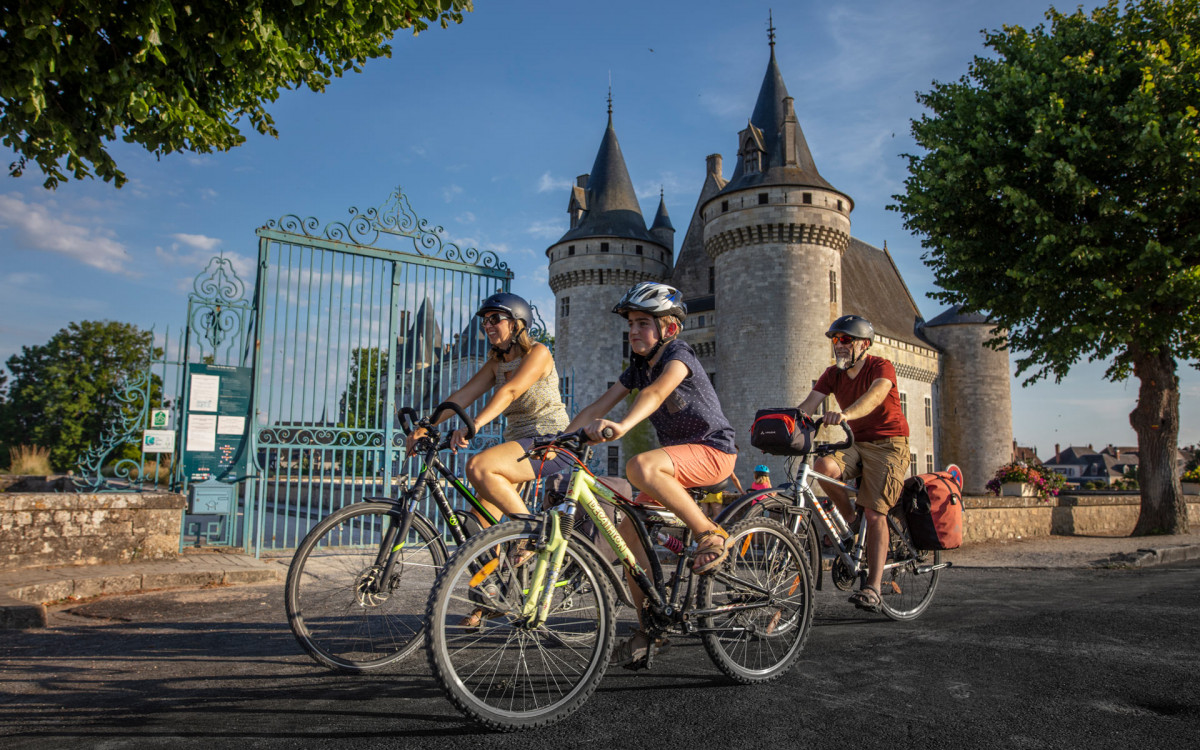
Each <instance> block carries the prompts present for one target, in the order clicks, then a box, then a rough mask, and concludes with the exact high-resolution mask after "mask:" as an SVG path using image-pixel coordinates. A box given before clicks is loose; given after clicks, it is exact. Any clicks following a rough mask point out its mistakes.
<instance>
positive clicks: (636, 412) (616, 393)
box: [567, 281, 737, 667]
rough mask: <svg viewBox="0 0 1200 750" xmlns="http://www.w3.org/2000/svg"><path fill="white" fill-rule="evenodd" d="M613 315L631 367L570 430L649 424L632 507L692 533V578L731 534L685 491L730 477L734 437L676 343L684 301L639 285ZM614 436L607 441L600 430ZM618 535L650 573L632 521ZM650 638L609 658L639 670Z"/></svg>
mask: <svg viewBox="0 0 1200 750" xmlns="http://www.w3.org/2000/svg"><path fill="white" fill-rule="evenodd" d="M613 312H614V313H617V314H618V315H621V316H622V317H624V318H625V319H626V320H627V321H628V324H629V348H630V350H631V352H632V355H631V356H630V361H631V363H630V365H629V367H628V368H627V369H626V370H625V371H624V372H623V373H621V377H620V378H619V379H618V381H617V382H616V383H615V384H613V386H612V387H611V388H609V389H608V390H607V391H606V392H605V393H604V395H602V396H601V397H600V398H598V399H596V401H595V402H594V403H592V404H591V405H589V406H588V407H586V408H585V409H583V410H582V411H581V412H579V414H578V416H576V417H575V419H574V420H572V422H571V425H570V426H569V427H568V428H567V430H568V431H570V430H574V429H579V428H581V427H582V428H583V429H585V430H586V432H587V434H588V437H589V438H590V439H592V440H593V441H595V442H605V441H607V440H617V439H620V437H621V436H622V435H624V434H625V433H627V432H629V430H631V429H633V427H634V426H636V425H637V424H638V423H640V422H641V421H643V420H644V419H646V418H647V417H649V418H650V423H651V424H652V425H654V430H655V432H656V433H657V435H658V442H659V444H660V445H662V446H663V447H662V448H658V449H655V450H652V451H647V452H646V453H641V454H639V455H636V456H634V457H633V458H631V459H629V462H628V463H627V464H626V465H625V476H626V478H628V479H629V481H630V482H631V483H632V484H633V486H634V487H637V488H638V489H639V490H641V491H642V494H639V495H638V496H637V498H636V499H635V502H648V501H652V500H651V498H653V500H657V501H658V502H660V503H662V504H663V505H664V506H665V507H666V508H667V509H668V510H670V511H671V512H673V513H674V514H675V515H676V516H677V517H678V518H679V519H680V520H681V521H683V522H684V523H685V524H687V526H688V528H690V529H691V530H692V533H693V534H695V535H696V540H697V542H698V547H697V550H696V557H695V560H694V562H693V568H692V569H693V570H694V571H695V572H696V573H699V574H704V573H710V572H712V571H713V570H714V569H716V568H717V566H719V565H720V564H721V562H722V561H724V559H725V557H726V556H727V555H728V551H727V550H726V549H725V540H726V539H727V538H728V536H729V535H728V534H727V533H726V532H725V530H724V529H722V528H721V527H720V526H718V525H717V524H715V523H713V521H712V520H711V519H710V518H708V517H707V516H706V515H705V514H704V512H703V511H701V510H700V507H699V506H698V505H697V504H696V502H695V501H694V500H692V498H691V496H690V495H689V494H688V492H687V488H689V487H704V486H706V485H710V484H716V483H717V482H720V481H721V480H722V479H725V478H726V477H728V476H729V475H730V474H731V473H732V472H733V467H734V463H735V461H736V458H737V449H736V448H735V446H734V444H733V439H734V432H733V427H731V426H730V424H729V420H728V419H726V418H725V415H724V413H722V411H721V405H720V403H719V402H718V401H717V394H716V391H715V390H713V386H712V381H710V380H709V379H708V375H707V374H706V373H705V372H704V368H703V367H702V366H701V365H700V361H699V360H698V359H697V358H696V353H695V352H694V351H692V348H691V347H690V346H688V345H687V343H685V342H683V341H680V340H679V339H678V338H677V337H678V336H679V332H680V330H681V329H682V327H683V320H684V318H685V317H686V316H687V307H686V306H685V305H684V303H683V295H681V294H680V293H679V290H678V289H675V288H674V287H671V286H668V285H666V284H659V283H654V282H649V281H643V282H641V283H640V284H637V285H635V286H634V287H632V288H631V289H630V290H629V291H627V292H626V293H625V295H624V296H623V297H621V300H620V302H618V303H617V305H616V306H615V307H614V308H613ZM634 390H636V391H638V395H637V397H636V398H635V399H634V401H633V404H632V405H631V406H630V407H629V411H628V413H627V414H626V415H625V417H624V418H622V419H621V420H620V421H616V422H614V421H610V420H608V419H604V417H605V415H607V414H608V413H609V412H610V411H612V410H613V408H615V407H616V406H617V405H618V404H620V403H621V402H622V401H624V400H625V397H626V396H628V395H629V393H630V392H631V391H634ZM606 429H611V430H612V433H611V434H610V435H609V436H608V437H605V436H604V431H605V430H606ZM620 532H621V535H622V537H624V538H625V540H626V541H627V542H629V547H630V549H631V550H633V552H634V555H635V556H636V557H637V561H638V564H640V565H641V566H642V567H643V568H648V567H649V564H650V561H649V559H648V558H647V556H646V551H645V550H644V549H642V546H641V544H639V543H637V541H636V540H637V532H636V531H635V529H634V526H633V522H632V521H631V520H630V519H626V520H625V521H624V522H623V523H622V524H621V527H620ZM630 581H631V586H630V590H631V592H632V593H633V596H634V603H635V604H636V605H637V610H638V613H639V616H640V613H641V608H642V600H643V599H644V596H643V594H642V591H641V589H639V588H638V587H637V586H636V585H632V579H630ZM648 648H649V639H648V637H647V635H646V633H645V632H644V631H641V630H639V631H637V632H635V633H634V634H633V636H632V637H630V638H629V639H628V640H627V641H625V642H624V643H623V644H621V646H620V647H619V648H618V650H617V653H616V654H615V655H614V660H615V661H617V662H618V663H621V662H624V663H625V665H626V666H632V667H636V666H638V665H639V664H644V663H645V659H646V655H647V653H648Z"/></svg>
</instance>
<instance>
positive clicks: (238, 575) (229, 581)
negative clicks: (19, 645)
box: [0, 566, 287, 630]
mask: <svg viewBox="0 0 1200 750" xmlns="http://www.w3.org/2000/svg"><path fill="white" fill-rule="evenodd" d="M275 568H277V569H275ZM275 568H245V567H242V568H236V567H235V568H229V569H220V570H182V571H173V572H162V571H154V572H142V573H136V572H132V573H127V574H111V575H100V576H81V577H79V578H62V579H56V580H45V581H41V582H37V583H29V584H24V585H18V586H10V587H9V588H8V589H7V590H0V630H25V629H30V628H44V627H46V625H47V610H46V605H45V603H46V602H58V601H62V600H64V599H80V600H82V599H91V598H94V597H97V596H104V595H109V594H139V593H144V592H147V591H157V590H161V589H173V588H203V587H205V586H220V585H235V584H243V583H262V582H264V581H282V580H283V578H284V575H285V574H286V572H287V571H286V569H283V568H278V566H275Z"/></svg>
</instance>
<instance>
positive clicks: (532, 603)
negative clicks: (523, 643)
mask: <svg viewBox="0 0 1200 750" xmlns="http://www.w3.org/2000/svg"><path fill="white" fill-rule="evenodd" d="M544 518H545V520H544V521H543V522H542V538H541V539H539V540H538V551H537V555H536V557H535V558H534V559H535V560H536V563H535V564H534V568H533V575H532V577H531V579H530V581H529V597H528V598H527V599H526V600H525V604H524V606H522V608H521V617H522V619H523V620H524V621H525V624H526V625H527V626H529V627H534V628H536V627H541V626H542V625H543V624H544V623H545V622H546V618H547V617H548V616H549V615H550V604H551V603H552V602H553V600H554V589H555V588H556V587H557V585H558V576H559V574H560V573H561V572H562V562H563V558H564V557H566V554H567V539H568V538H570V536H571V531H572V530H573V529H574V527H575V509H574V507H571V508H569V509H568V510H566V511H565V512H564V513H563V518H562V520H561V521H560V519H559V514H558V513H557V512H556V511H552V510H551V511H547V512H546V514H545V516H544ZM564 526H566V527H567V528H566V531H565V532H564V529H563V527H564ZM547 527H548V528H549V530H550V531H549V534H547V533H546V529H547Z"/></svg>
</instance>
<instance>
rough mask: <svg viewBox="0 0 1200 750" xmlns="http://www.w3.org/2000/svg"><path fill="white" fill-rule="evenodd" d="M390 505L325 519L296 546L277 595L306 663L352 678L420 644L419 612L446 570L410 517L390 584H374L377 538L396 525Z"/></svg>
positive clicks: (441, 552)
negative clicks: (281, 595)
mask: <svg viewBox="0 0 1200 750" xmlns="http://www.w3.org/2000/svg"><path fill="white" fill-rule="evenodd" d="M403 513H404V511H401V510H398V509H397V508H396V506H394V505H392V504H391V503H373V502H363V503H355V504H353V505H348V506H346V507H344V508H342V509H340V510H337V511H335V512H334V513H332V514H330V515H329V517H327V518H326V519H325V520H323V521H321V522H320V523H319V524H317V525H316V526H314V527H313V529H312V531H310V532H309V533H308V535H307V536H305V537H304V540H303V541H302V542H300V546H299V547H298V548H297V549H296V555H295V557H293V558H292V564H291V566H290V567H289V568H288V577H287V585H286V589H285V594H284V600H285V604H286V606H287V615H288V623H289V624H290V625H291V627H292V633H293V634H294V635H295V636H296V640H297V641H299V642H300V645H301V647H303V648H304V650H305V651H306V652H308V655H309V656H311V657H312V658H313V659H314V660H316V661H317V662H318V663H319V664H323V665H325V666H327V667H332V668H333V669H338V670H341V671H343V672H351V673H360V672H368V671H371V670H374V669H379V668H381V667H385V666H387V665H388V664H392V663H393V662H396V661H398V660H400V659H403V658H404V657H405V656H407V655H408V654H409V653H411V652H412V651H413V650H414V649H416V648H417V646H418V645H420V643H421V637H420V636H421V634H422V630H423V628H424V614H425V612H424V605H425V600H426V599H427V598H428V597H429V590H430V589H431V588H433V582H434V580H435V579H436V578H437V573H438V571H440V570H441V568H442V567H443V566H444V565H445V563H446V551H445V547H444V546H443V544H442V540H441V537H440V536H439V535H438V534H437V532H436V531H434V529H433V526H432V525H431V524H430V523H429V521H428V520H426V519H425V518H424V517H423V516H421V515H419V514H418V515H415V516H414V517H413V519H412V524H411V525H410V526H409V530H408V534H407V536H406V538H405V539H403V540H397V542H398V543H399V542H402V543H403V544H402V546H401V548H400V549H399V550H398V551H397V552H396V562H395V565H394V566H393V568H392V572H391V575H390V577H389V578H388V580H387V581H386V582H382V583H380V582H379V581H378V577H379V574H380V572H381V571H380V566H378V565H376V560H377V559H378V558H379V556H380V546H381V545H382V544H383V540H384V534H385V533H386V531H387V530H388V529H389V528H390V527H393V526H397V525H399V524H400V523H401V521H402V520H403Z"/></svg>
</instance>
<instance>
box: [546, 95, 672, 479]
mask: <svg viewBox="0 0 1200 750" xmlns="http://www.w3.org/2000/svg"><path fill="white" fill-rule="evenodd" d="M567 212H568V213H569V214H570V218H571V223H570V229H569V230H567V233H566V234H564V235H563V236H562V237H561V238H560V239H559V240H558V242H556V243H554V244H553V245H551V246H550V247H549V248H548V249H547V250H546V256H547V257H548V258H549V260H550V289H551V290H552V291H553V292H554V297H555V304H556V311H557V315H556V316H555V336H554V361H555V363H556V364H557V365H558V371H559V376H560V377H563V378H569V379H570V381H569V385H570V388H571V389H572V390H573V393H574V400H575V406H576V407H577V408H583V407H584V406H587V405H588V404H590V403H591V402H592V401H595V400H596V399H597V398H599V397H600V395H601V394H603V393H604V392H605V391H606V390H608V388H609V387H610V385H611V384H612V383H613V382H615V381H616V379H617V376H618V375H619V374H620V372H621V370H622V369H623V365H622V362H628V360H629V351H628V343H627V339H626V326H625V321H624V320H622V319H621V317H620V316H618V315H613V314H612V312H611V311H612V308H613V305H615V304H616V303H617V302H618V301H619V300H620V299H621V295H622V294H623V293H624V292H625V290H627V289H628V288H629V287H631V286H633V285H634V284H636V283H638V282H639V281H662V280H663V279H665V278H666V277H667V275H668V274H669V272H670V269H671V265H672V263H673V253H674V247H673V245H674V235H675V230H674V228H673V227H672V226H671V221H670V218H669V217H668V216H667V212H666V207H665V206H664V205H663V203H662V201H661V199H660V202H659V213H658V216H657V217H656V218H655V221H654V225H653V227H652V229H650V230H647V229H646V220H645V219H644V218H643V216H642V211H641V208H640V206H639V205H638V199H637V194H636V193H635V192H634V189H633V182H632V181H631V180H630V179H629V171H628V170H627V169H626V167H625V158H624V157H623V156H622V155H621V146H620V144H619V143H618V142H617V134H616V131H615V130H613V123H612V103H611V100H610V102H609V109H608V127H607V128H606V129H605V131H604V137H603V138H602V139H601V141H600V150H599V151H598V152H597V153H596V161H595V163H594V164H593V165H592V171H591V173H590V174H587V175H582V176H580V177H579V178H578V179H577V181H576V185H575V187H574V188H572V190H571V197H570V200H569V203H568V207H567ZM613 447H615V446H610V448H613ZM614 457H616V456H615V454H610V455H609V456H608V458H609V465H610V466H611V465H612V464H613V459H614ZM617 461H618V463H617V466H619V467H620V468H621V469H622V470H623V468H624V461H623V457H617Z"/></svg>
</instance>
